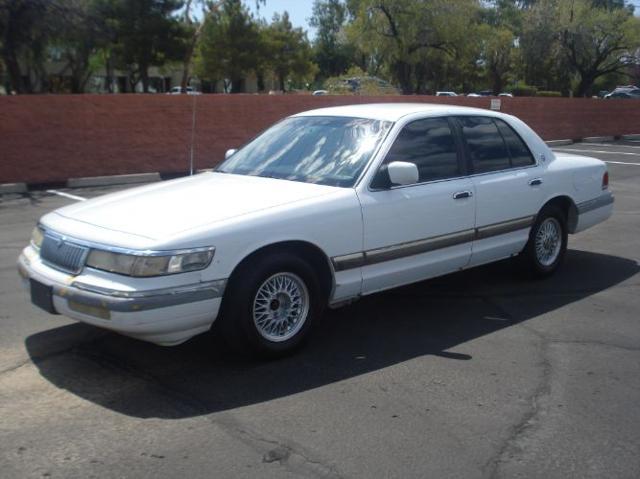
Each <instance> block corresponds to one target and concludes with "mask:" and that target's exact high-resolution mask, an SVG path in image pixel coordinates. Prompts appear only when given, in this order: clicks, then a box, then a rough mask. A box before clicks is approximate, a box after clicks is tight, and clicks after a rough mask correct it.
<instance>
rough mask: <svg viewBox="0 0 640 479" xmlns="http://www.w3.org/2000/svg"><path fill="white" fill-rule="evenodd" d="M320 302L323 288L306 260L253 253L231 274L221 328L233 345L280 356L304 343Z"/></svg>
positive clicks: (322, 302) (318, 310) (263, 354)
mask: <svg viewBox="0 0 640 479" xmlns="http://www.w3.org/2000/svg"><path fill="white" fill-rule="evenodd" d="M323 305H324V298H323V294H322V288H321V287H320V284H319V281H318V279H317V276H316V275H315V273H314V271H313V269H312V268H311V267H310V266H309V264H308V263H307V262H306V261H304V260H303V259H301V258H299V257H297V256H293V255H290V254H286V253H276V254H271V255H269V256H263V257H258V258H256V259H255V260H249V261H248V262H246V263H245V264H243V265H241V266H240V267H239V271H238V272H237V273H234V276H233V278H232V281H231V283H230V284H229V288H228V289H227V292H226V293H225V299H224V304H223V309H222V317H221V318H220V320H221V329H222V333H223V334H224V336H225V338H226V339H227V340H228V342H229V343H230V344H231V346H233V347H234V349H238V350H240V351H243V352H251V353H257V354H259V355H262V356H281V355H285V354H288V353H290V352H292V351H294V350H295V349H296V348H297V347H299V346H300V345H301V344H302V343H303V342H304V340H305V339H306V338H307V336H308V334H309V332H310V331H311V327H312V325H313V323H314V322H315V321H316V320H317V318H318V316H320V315H321V314H322V309H323Z"/></svg>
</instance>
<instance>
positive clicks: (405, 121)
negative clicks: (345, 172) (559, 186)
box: [355, 113, 541, 193]
mask: <svg viewBox="0 0 640 479" xmlns="http://www.w3.org/2000/svg"><path fill="white" fill-rule="evenodd" d="M460 116H479V117H482V118H489V119H491V120H493V119H494V118H497V119H499V120H502V121H503V122H504V123H506V125H507V126H508V127H509V128H511V130H512V131H513V132H514V133H515V134H516V135H518V137H519V138H520V139H521V140H522V142H523V143H524V144H525V146H526V147H527V149H528V150H529V152H530V153H531V156H533V161H534V164H533V165H525V166H517V167H509V168H505V169H502V170H494V171H485V172H482V173H469V174H466V175H461V176H456V177H453V178H441V179H437V180H430V181H422V182H420V183H413V184H411V185H398V186H392V187H390V188H372V187H371V183H373V180H374V178H375V174H374V175H373V176H372V177H371V179H370V180H369V183H368V184H367V191H368V192H369V193H377V192H380V191H390V190H396V189H401V188H412V187H414V186H423V185H429V184H432V183H442V182H443V181H455V180H461V179H464V178H475V177H479V176H485V175H493V174H496V173H505V172H507V171H520V170H527V169H530V168H537V167H538V166H540V164H541V163H540V161H539V159H538V156H537V155H535V154H534V153H533V150H532V149H531V147H530V146H529V144H528V143H527V142H526V141H525V139H524V138H522V135H520V134H519V133H518V131H517V130H516V129H515V128H514V127H513V126H512V125H511V124H510V123H509V122H508V121H506V120H505V119H504V118H501V117H493V116H486V115H483V114H475V115H474V114H468V115H467V114H465V115H452V114H446V113H443V114H440V115H433V114H432V115H423V116H419V117H414V115H412V114H410V115H406V116H405V117H402V118H400V119H399V120H398V121H396V122H395V123H394V125H393V126H396V125H401V126H400V127H399V128H398V130H397V131H396V132H395V134H394V136H393V138H391V139H389V135H390V134H391V131H392V130H393V127H392V128H391V129H390V130H389V133H388V134H387V138H385V140H384V142H386V141H387V140H388V141H389V143H388V144H386V145H384V146H385V151H384V152H383V153H380V150H379V151H378V152H376V156H377V155H378V154H381V156H382V159H381V160H380V162H379V164H378V166H377V169H376V173H377V172H378V170H379V169H380V167H381V166H382V165H383V164H384V160H385V157H386V155H387V154H388V153H389V149H390V148H391V146H392V145H393V142H395V141H396V139H397V138H398V135H399V134H400V132H401V131H402V129H403V128H404V127H405V126H407V125H408V124H409V123H411V122H413V121H418V120H424V119H428V118H456V117H460ZM496 128H497V126H496ZM452 133H453V134H454V135H455V134H456V133H455V132H452ZM384 142H383V143H384ZM382 146H383V145H381V147H382ZM376 156H374V157H372V158H371V160H372V161H371V163H373V162H374V161H377V160H378V158H377V157H376ZM466 160H467V158H466V152H465V161H466ZM369 166H370V165H368V167H367V169H366V170H365V171H363V174H365V173H366V172H367V171H368V169H369ZM357 185H358V184H356V185H355V186H357Z"/></svg>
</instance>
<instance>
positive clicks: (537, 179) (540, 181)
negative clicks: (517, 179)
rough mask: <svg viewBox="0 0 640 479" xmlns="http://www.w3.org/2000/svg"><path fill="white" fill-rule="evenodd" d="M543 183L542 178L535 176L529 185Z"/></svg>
mask: <svg viewBox="0 0 640 479" xmlns="http://www.w3.org/2000/svg"><path fill="white" fill-rule="evenodd" d="M541 184H542V178H534V179H533V180H531V181H529V186H540V185H541Z"/></svg>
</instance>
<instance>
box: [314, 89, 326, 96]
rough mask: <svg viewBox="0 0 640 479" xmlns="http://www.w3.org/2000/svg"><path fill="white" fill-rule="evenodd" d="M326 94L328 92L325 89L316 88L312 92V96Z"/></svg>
mask: <svg viewBox="0 0 640 479" xmlns="http://www.w3.org/2000/svg"><path fill="white" fill-rule="evenodd" d="M328 94H329V92H328V91H327V90H316V91H314V92H313V93H312V95H313V96H324V95H328Z"/></svg>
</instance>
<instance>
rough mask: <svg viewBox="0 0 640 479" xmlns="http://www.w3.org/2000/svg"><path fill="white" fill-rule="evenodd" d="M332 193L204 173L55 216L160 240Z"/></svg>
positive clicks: (309, 186) (69, 208)
mask: <svg viewBox="0 0 640 479" xmlns="http://www.w3.org/2000/svg"><path fill="white" fill-rule="evenodd" d="M334 191H336V188H334V187H330V186H322V185H314V184H309V183H300V182H294V181H286V180H278V179H272V178H261V177H255V176H240V175H231V174H222V173H203V174H200V175H196V176H193V177H189V178H181V179H178V180H173V181H166V182H162V183H155V184H153V185H148V186H143V187H138V188H133V189H129V190H125V191H122V192H119V193H112V194H109V195H105V196H101V197H98V198H94V199H91V200H88V201H85V202H81V203H75V204H73V205H70V206H66V207H64V208H61V209H59V210H57V211H56V214H58V215H60V216H63V217H65V218H69V219H72V220H76V221H80V222H83V223H88V224H91V225H95V226H99V227H101V228H105V229H109V230H112V231H118V232H122V233H128V234H133V235H136V236H141V237H144V238H149V239H153V240H160V239H163V238H167V237H170V236H172V235H175V234H178V233H180V232H183V231H186V230H189V229H192V228H197V227H201V226H204V225H207V224H209V223H215V222H219V221H224V220H227V219H230V218H237V217H239V216H242V215H246V214H250V213H255V212H258V211H261V210H266V209H269V208H273V207H276V206H281V205H285V204H289V203H293V202H296V201H301V200H305V199H309V198H313V197H317V196H321V195H324V194H328V193H331V192H334Z"/></svg>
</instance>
